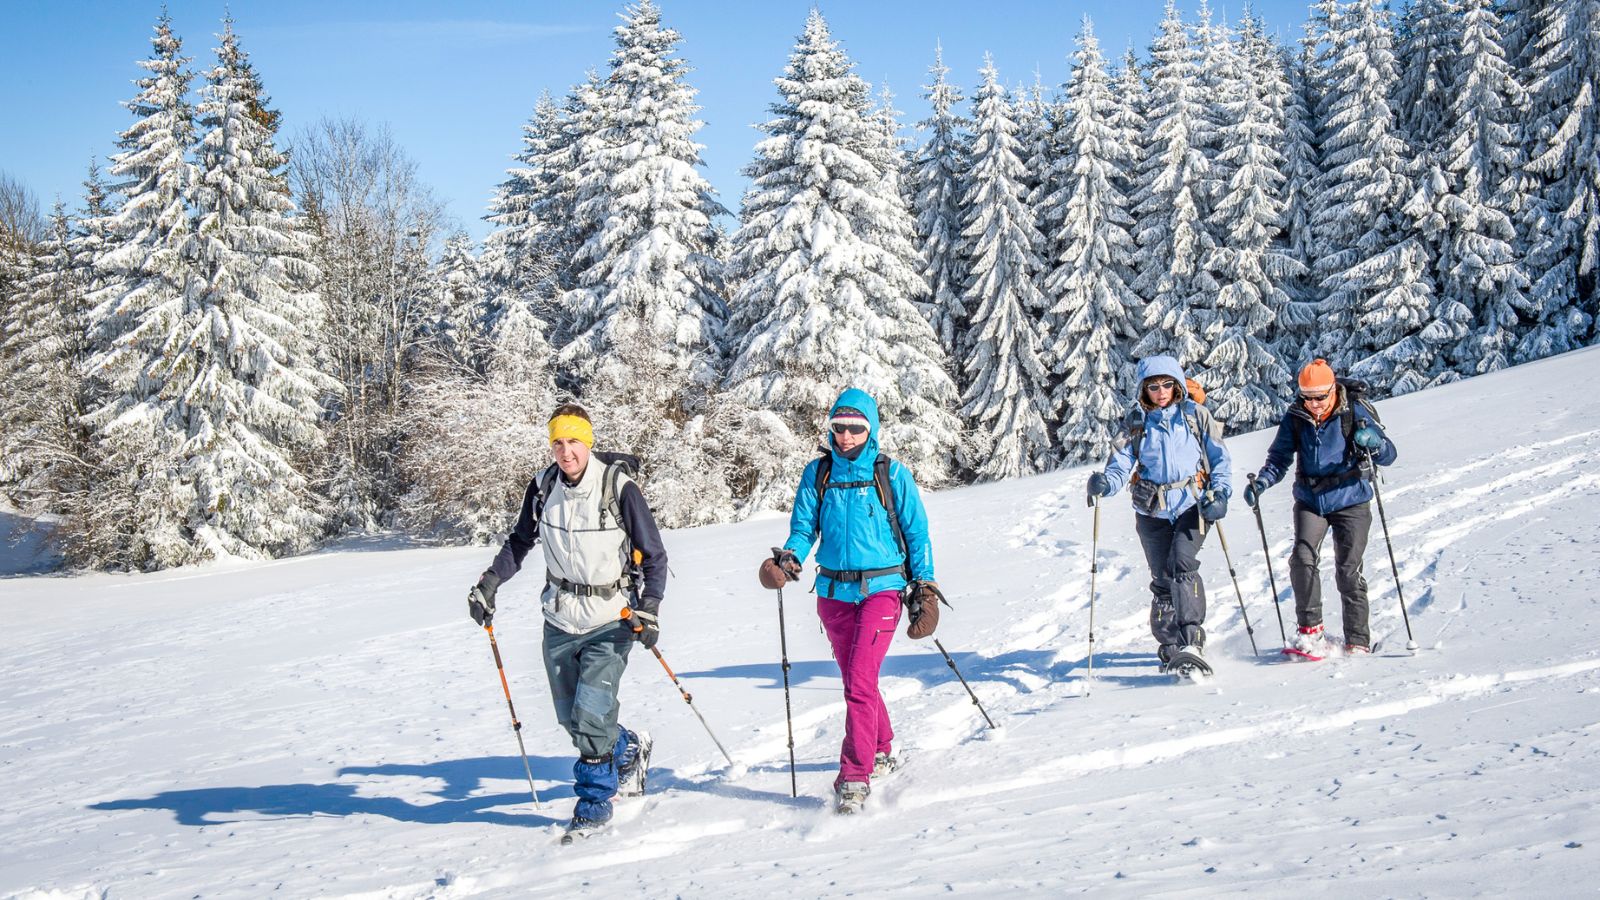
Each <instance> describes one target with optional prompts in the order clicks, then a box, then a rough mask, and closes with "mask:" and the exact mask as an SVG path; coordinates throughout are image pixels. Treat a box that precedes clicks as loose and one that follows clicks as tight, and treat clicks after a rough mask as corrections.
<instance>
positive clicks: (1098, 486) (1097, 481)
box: [1089, 472, 1108, 506]
mask: <svg viewBox="0 0 1600 900" xmlns="http://www.w3.org/2000/svg"><path fill="white" fill-rule="evenodd" d="M1107 487H1108V485H1107V484H1106V474H1105V473H1104V472H1096V473H1094V474H1093V475H1090V476H1089V505H1090V506H1093V505H1094V501H1095V500H1096V499H1097V498H1100V497H1104V496H1105V495H1106V494H1107V493H1108V491H1107Z"/></svg>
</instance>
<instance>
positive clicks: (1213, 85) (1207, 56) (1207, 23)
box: [1190, 0, 1246, 341]
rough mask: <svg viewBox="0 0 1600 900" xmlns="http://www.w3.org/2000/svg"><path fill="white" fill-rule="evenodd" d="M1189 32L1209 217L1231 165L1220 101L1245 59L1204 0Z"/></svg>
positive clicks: (1235, 90)
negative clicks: (1227, 158)
mask: <svg viewBox="0 0 1600 900" xmlns="http://www.w3.org/2000/svg"><path fill="white" fill-rule="evenodd" d="M1190 34H1191V37H1190V46H1191V47H1193V48H1194V63H1195V83H1196V85H1197V87H1198V90H1197V92H1196V95H1195V99H1196V100H1198V101H1199V110H1200V115H1199V117H1198V118H1197V119H1196V120H1195V122H1196V124H1195V127H1194V131H1193V133H1192V134H1191V136H1190V141H1191V143H1192V144H1193V145H1194V146H1196V147H1199V148H1200V149H1201V150H1202V151H1203V152H1204V153H1205V155H1206V162H1207V177H1206V181H1205V208H1206V215H1207V218H1210V216H1211V213H1212V211H1213V210H1214V209H1215V207H1216V205H1217V203H1218V202H1219V201H1220V200H1221V199H1222V195H1223V194H1224V193H1225V192H1226V191H1227V189H1228V182H1229V181H1230V180H1232V177H1233V166H1232V165H1231V164H1230V163H1226V162H1223V161H1222V159H1221V158H1220V157H1221V154H1222V149H1223V138H1222V126H1223V124H1224V123H1225V122H1227V121H1228V113H1227V111H1226V110H1224V109H1223V104H1224V103H1225V102H1226V101H1227V98H1229V97H1237V96H1239V95H1240V94H1242V93H1243V91H1244V87H1243V82H1244V80H1245V77H1246V75H1245V61H1244V57H1243V56H1242V55H1241V53H1240V51H1239V48H1238V46H1237V44H1236V42H1235V40H1234V30H1233V29H1232V28H1230V27H1229V26H1228V25H1227V23H1226V22H1213V21H1212V19H1211V4H1210V3H1209V2H1208V0H1200V9H1199V11H1198V13H1197V14H1196V19H1195V22H1194V24H1193V25H1192V26H1190ZM1226 237H1227V236H1226V234H1223V233H1217V232H1215V231H1214V232H1213V233H1212V239H1213V240H1214V241H1217V242H1222V241H1224V240H1226ZM1210 318H1211V320H1212V322H1211V328H1210V329H1209V330H1213V331H1214V330H1215V328H1216V325H1215V321H1216V319H1215V317H1210ZM1206 339H1207V341H1209V340H1210V339H1211V337H1210V336H1209V335H1208V336H1207V338H1206Z"/></svg>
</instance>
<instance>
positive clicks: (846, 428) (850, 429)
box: [833, 422, 867, 434]
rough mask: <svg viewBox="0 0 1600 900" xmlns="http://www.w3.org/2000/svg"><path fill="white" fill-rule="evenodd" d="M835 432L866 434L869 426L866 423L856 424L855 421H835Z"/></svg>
mask: <svg viewBox="0 0 1600 900" xmlns="http://www.w3.org/2000/svg"><path fill="white" fill-rule="evenodd" d="M833 433H834V434H866V433H867V426H865V425H857V424H854V423H851V422H835V423H833Z"/></svg>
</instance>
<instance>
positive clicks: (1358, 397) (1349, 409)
mask: <svg viewBox="0 0 1600 900" xmlns="http://www.w3.org/2000/svg"><path fill="white" fill-rule="evenodd" d="M1339 386H1340V387H1343V388H1344V400H1345V403H1344V411H1343V412H1341V413H1339V430H1340V431H1342V432H1344V443H1345V447H1346V448H1347V449H1348V448H1350V447H1354V446H1355V437H1356V406H1357V405H1359V406H1360V407H1361V409H1362V411H1363V412H1365V413H1366V414H1367V415H1369V416H1371V417H1372V421H1374V422H1376V423H1378V425H1380V426H1381V425H1383V419H1381V418H1379V416H1378V408H1377V407H1376V406H1373V405H1372V401H1371V400H1368V399H1367V394H1369V393H1371V391H1372V386H1371V385H1369V384H1367V383H1366V382H1365V381H1362V380H1361V379H1359V378H1341V379H1339Z"/></svg>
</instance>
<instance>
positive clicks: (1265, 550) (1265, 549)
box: [1250, 474, 1289, 647]
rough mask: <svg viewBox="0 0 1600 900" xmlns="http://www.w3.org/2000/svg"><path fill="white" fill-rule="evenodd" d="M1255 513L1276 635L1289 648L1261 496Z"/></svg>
mask: <svg viewBox="0 0 1600 900" xmlns="http://www.w3.org/2000/svg"><path fill="white" fill-rule="evenodd" d="M1255 480H1256V476H1255V475H1254V474H1251V475H1250V483H1251V484H1254V483H1255ZM1251 509H1254V510H1255V511H1256V530H1257V531H1259V532H1261V554H1262V555H1263V556H1265V557H1266V558H1267V580H1268V581H1270V582H1271V583H1272V609H1273V611H1274V612H1276V613H1277V614H1278V635H1279V637H1282V638H1283V645H1284V646H1285V647H1287V646H1289V632H1288V631H1286V630H1285V629H1284V627H1283V604H1282V603H1279V602H1278V576H1276V575H1274V574H1272V548H1271V547H1269V546H1268V545H1267V526H1266V524H1265V523H1263V522H1262V521H1261V495H1260V494H1257V495H1256V503H1255V505H1254V506H1252V507H1251Z"/></svg>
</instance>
